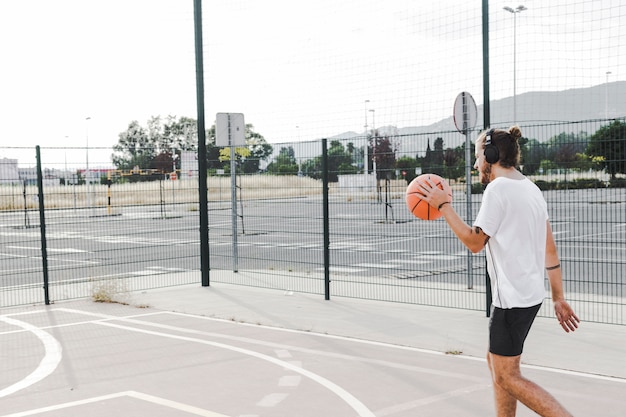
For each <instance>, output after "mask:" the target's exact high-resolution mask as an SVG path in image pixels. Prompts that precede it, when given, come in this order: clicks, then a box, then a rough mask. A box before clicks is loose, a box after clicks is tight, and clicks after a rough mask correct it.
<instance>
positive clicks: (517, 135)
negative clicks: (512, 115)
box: [509, 125, 522, 140]
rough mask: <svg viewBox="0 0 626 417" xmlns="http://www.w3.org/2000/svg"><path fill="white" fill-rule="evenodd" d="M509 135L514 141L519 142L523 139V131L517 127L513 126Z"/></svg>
mask: <svg viewBox="0 0 626 417" xmlns="http://www.w3.org/2000/svg"><path fill="white" fill-rule="evenodd" d="M509 135H511V137H512V138H513V140H518V139H520V138H521V137H522V130H521V129H520V128H519V126H517V125H515V126H511V127H510V128H509Z"/></svg>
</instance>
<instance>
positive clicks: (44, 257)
mask: <svg viewBox="0 0 626 417" xmlns="http://www.w3.org/2000/svg"><path fill="white" fill-rule="evenodd" d="M35 152H36V154H37V189H38V192H39V195H38V197H39V230H40V231H41V261H42V264H43V292H44V299H45V303H46V305H50V290H49V283H48V247H47V244H46V215H45V212H44V207H45V206H44V203H43V175H42V173H41V152H40V149H39V145H37V146H36V147H35Z"/></svg>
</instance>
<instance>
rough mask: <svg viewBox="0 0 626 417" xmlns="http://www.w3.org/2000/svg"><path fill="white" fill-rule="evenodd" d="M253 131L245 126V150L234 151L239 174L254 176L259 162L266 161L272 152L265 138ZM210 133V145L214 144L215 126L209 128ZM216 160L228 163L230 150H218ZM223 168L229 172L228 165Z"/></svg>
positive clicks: (247, 125) (249, 125)
mask: <svg viewBox="0 0 626 417" xmlns="http://www.w3.org/2000/svg"><path fill="white" fill-rule="evenodd" d="M253 129H254V126H253V125H251V124H246V132H245V140H246V147H245V150H244V149H240V148H237V149H235V158H237V164H238V165H239V167H240V170H241V172H242V173H244V174H255V173H257V172H259V165H260V163H261V161H264V160H267V159H268V158H269V157H270V155H271V154H272V152H273V151H274V148H273V147H272V145H270V144H269V143H267V141H266V140H265V138H264V137H263V136H262V135H260V134H259V133H257V132H255V131H254V130H253ZM210 133H212V135H211V139H212V143H213V144H215V125H213V126H212V127H211V130H210ZM218 160H219V161H220V162H222V163H223V162H226V161H230V150H229V149H228V148H222V149H221V150H219V157H218ZM223 168H224V169H226V170H229V169H230V165H228V166H225V165H224V166H223Z"/></svg>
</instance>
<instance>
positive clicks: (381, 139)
mask: <svg viewBox="0 0 626 417" xmlns="http://www.w3.org/2000/svg"><path fill="white" fill-rule="evenodd" d="M372 151H373V153H372V159H373V160H374V161H375V162H376V179H377V180H378V179H390V178H391V177H392V172H393V169H394V168H395V166H396V152H397V149H396V148H395V147H394V145H393V144H392V143H391V140H390V139H389V137H388V136H378V132H376V135H375V136H374V138H373V150H372Z"/></svg>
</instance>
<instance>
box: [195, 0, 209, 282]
mask: <svg viewBox="0 0 626 417" xmlns="http://www.w3.org/2000/svg"><path fill="white" fill-rule="evenodd" d="M193 6H194V12H193V20H194V35H195V45H196V105H197V111H198V192H199V194H200V195H199V200H200V201H199V204H200V270H201V275H202V286H203V287H208V286H209V285H210V279H209V271H210V269H211V266H210V257H209V197H208V195H207V193H208V190H207V172H206V171H207V163H206V153H207V151H206V131H205V130H204V129H205V123H204V122H205V120H204V65H203V59H204V58H203V50H202V48H203V46H202V0H194V2H193Z"/></svg>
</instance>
